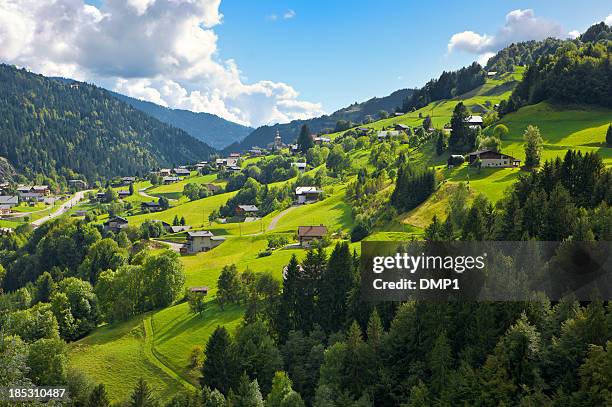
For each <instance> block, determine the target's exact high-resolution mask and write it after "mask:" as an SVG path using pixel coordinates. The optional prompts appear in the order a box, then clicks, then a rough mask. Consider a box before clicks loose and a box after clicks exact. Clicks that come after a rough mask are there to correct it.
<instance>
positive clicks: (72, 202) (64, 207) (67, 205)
mask: <svg viewBox="0 0 612 407" xmlns="http://www.w3.org/2000/svg"><path fill="white" fill-rule="evenodd" d="M90 191H91V190H87V191H78V192H77V193H76V194H74V196H73V197H72V198H70V199H69V200H67V201H66V202H64V203H63V204H61V205H60V207H59V208H57V209H56V210H55V211H53V212H51V213H50V214H49V215H47V216H44V217H42V218H40V219H36V220H35V221H32V226H33V227H35V228H37V227H39V226H40V225H42V224H43V223H45V222H46V221H48V220H51V219H54V218H57V217H58V216H61V215H63V214H65V213H66V212H68V210H69V209H70V208H72V207H73V206H74V205H76V204H77V203H79V201H81V200H82V199H83V198H84V197H85V194H86V193H88V192H90Z"/></svg>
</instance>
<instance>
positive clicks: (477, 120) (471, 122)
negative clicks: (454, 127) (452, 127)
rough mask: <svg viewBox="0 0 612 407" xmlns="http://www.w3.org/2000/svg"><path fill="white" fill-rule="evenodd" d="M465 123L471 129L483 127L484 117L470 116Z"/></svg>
mask: <svg viewBox="0 0 612 407" xmlns="http://www.w3.org/2000/svg"><path fill="white" fill-rule="evenodd" d="M465 122H466V123H467V124H468V126H470V127H476V126H478V127H482V126H483V121H482V116H468V117H467V119H465Z"/></svg>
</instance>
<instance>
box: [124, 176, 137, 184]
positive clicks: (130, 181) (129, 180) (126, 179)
mask: <svg viewBox="0 0 612 407" xmlns="http://www.w3.org/2000/svg"><path fill="white" fill-rule="evenodd" d="M134 182H136V177H122V178H121V185H130V184H133V183H134Z"/></svg>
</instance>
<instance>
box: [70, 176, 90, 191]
mask: <svg viewBox="0 0 612 407" xmlns="http://www.w3.org/2000/svg"><path fill="white" fill-rule="evenodd" d="M68 185H70V186H71V187H73V188H74V189H76V190H77V191H82V190H84V189H87V182H85V181H83V180H82V179H71V180H68Z"/></svg>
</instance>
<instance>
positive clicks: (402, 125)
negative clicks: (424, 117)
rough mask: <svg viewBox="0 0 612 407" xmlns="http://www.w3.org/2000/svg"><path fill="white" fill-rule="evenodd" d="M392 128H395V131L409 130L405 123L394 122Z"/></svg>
mask: <svg viewBox="0 0 612 407" xmlns="http://www.w3.org/2000/svg"><path fill="white" fill-rule="evenodd" d="M393 129H394V130H397V131H404V132H407V131H408V130H410V126H407V125H405V124H395V125H394V126H393Z"/></svg>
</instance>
